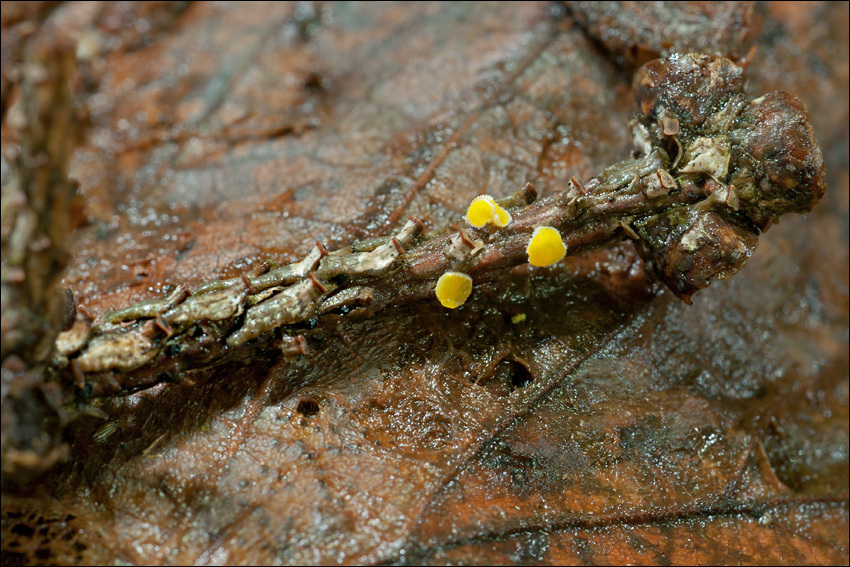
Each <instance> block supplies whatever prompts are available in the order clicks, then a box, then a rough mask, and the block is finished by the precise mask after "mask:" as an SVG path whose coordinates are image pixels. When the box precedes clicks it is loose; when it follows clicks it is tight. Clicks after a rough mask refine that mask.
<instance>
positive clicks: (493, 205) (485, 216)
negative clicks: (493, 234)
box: [466, 195, 511, 228]
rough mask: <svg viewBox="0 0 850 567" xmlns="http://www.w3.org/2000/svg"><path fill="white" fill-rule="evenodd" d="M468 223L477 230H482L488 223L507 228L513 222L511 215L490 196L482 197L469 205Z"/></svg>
mask: <svg viewBox="0 0 850 567" xmlns="http://www.w3.org/2000/svg"><path fill="white" fill-rule="evenodd" d="M466 222H468V223H469V224H471V225H472V226H474V227H476V228H481V227H482V226H484V225H485V224H487V223H493V224H494V225H496V226H497V227H499V228H505V227H506V226H508V223H509V222H511V214H510V213H509V212H508V211H506V210H505V209H503V208H502V207H500V206H499V204H498V203H497V202H496V200H495V199H494V198H493V197H491V196H490V195H480V196H478V197H476V198H474V199H473V200H472V202H471V203H470V204H469V209H467V210H466Z"/></svg>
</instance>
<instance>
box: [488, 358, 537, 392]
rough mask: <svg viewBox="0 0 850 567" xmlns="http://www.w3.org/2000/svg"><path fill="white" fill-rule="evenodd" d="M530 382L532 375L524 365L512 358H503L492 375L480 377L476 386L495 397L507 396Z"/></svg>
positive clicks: (532, 380)
mask: <svg viewBox="0 0 850 567" xmlns="http://www.w3.org/2000/svg"><path fill="white" fill-rule="evenodd" d="M532 382H534V375H533V374H532V373H531V371H530V370H529V369H528V367H527V366H526V365H525V364H524V363H522V362H520V361H518V360H515V359H513V358H504V359H502V360H501V361H500V362H499V364H497V365H496V368H495V369H494V370H493V373H492V374H491V375H490V376H485V377H482V378H481V380H480V381H479V382H478V384H479V386H483V387H484V388H487V389H488V390H490V392H491V393H493V394H495V395H497V396H508V395H510V394H511V393H512V392H514V391H516V390H519V389H522V388H525V387H526V386H528V385H529V384H531V383H532Z"/></svg>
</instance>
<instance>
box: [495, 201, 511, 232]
mask: <svg viewBox="0 0 850 567" xmlns="http://www.w3.org/2000/svg"><path fill="white" fill-rule="evenodd" d="M509 222H511V213H509V212H508V211H506V210H505V209H503V208H502V207H500V206H499V205H496V209H495V210H494V211H493V224H495V225H496V226H498V227H499V228H505V227H506V226H508V223H509Z"/></svg>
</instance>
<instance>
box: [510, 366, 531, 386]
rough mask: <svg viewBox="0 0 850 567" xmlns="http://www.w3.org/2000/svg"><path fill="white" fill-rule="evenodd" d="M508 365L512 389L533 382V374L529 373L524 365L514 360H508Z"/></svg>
mask: <svg viewBox="0 0 850 567" xmlns="http://www.w3.org/2000/svg"><path fill="white" fill-rule="evenodd" d="M508 366H509V372H510V377H511V386H513V389H515V390H516V389H519V388H525V387H526V386H528V385H529V384H531V383H532V382H534V376H532V375H531V372H530V371H529V370H528V367H527V366H526V365H524V364H522V363H521V362H517V361H515V360H510V361H508Z"/></svg>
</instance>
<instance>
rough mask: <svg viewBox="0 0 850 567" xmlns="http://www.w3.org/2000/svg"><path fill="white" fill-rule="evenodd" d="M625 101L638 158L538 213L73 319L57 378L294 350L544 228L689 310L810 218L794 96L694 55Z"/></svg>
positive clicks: (140, 382) (800, 115) (485, 269)
mask: <svg viewBox="0 0 850 567" xmlns="http://www.w3.org/2000/svg"><path fill="white" fill-rule="evenodd" d="M635 89H636V93H637V102H638V108H639V113H638V115H637V120H636V122H635V124H634V132H635V142H636V146H637V157H634V158H632V159H628V160H626V161H623V162H621V163H618V164H616V165H613V166H611V167H609V168H608V169H606V170H605V171H604V172H602V174H601V175H599V176H598V177H596V178H593V179H591V180H589V181H587V182H585V183H582V182H581V181H580V180H578V179H575V178H574V179H573V180H572V182H571V183H570V186H569V188H567V189H566V190H564V191H560V192H557V193H555V194H553V195H551V196H549V197H547V198H545V199H541V200H539V201H536V202H535V197H536V192H535V191H534V189H533V188H532V187H531V186H527V187H526V188H525V189H523V190H522V191H520V192H519V193H517V194H516V195H514V196H512V197H509V198H508V199H505V200H503V201H501V202H500V204H501V205H502V206H503V207H505V208H508V209H510V210H511V213H512V215H513V221H512V222H511V223H510V224H509V225H508V226H507V227H506V228H504V229H499V230H495V229H493V230H490V229H486V228H484V229H475V228H463V229H454V228H453V229H445V230H440V231H436V232H432V233H429V234H424V235H422V234H420V233H421V232H422V224H421V223H420V222H419V221H417V220H415V219H411V220H410V221H408V222H407V223H406V224H405V225H404V226H403V227H402V228H401V229H400V230H398V231H397V232H396V233H395V234H394V235H392V236H390V237H387V238H382V239H376V240H372V241H369V242H365V243H358V244H354V245H352V246H350V247H347V248H344V249H342V250H337V251H334V252H331V253H328V252H327V251H326V250H325V249H324V248H323V247H322V246H321V244H319V243H317V244H316V246H315V248H313V250H312V251H311V252H310V253H309V254H308V255H307V257H306V258H304V259H303V260H301V261H299V262H296V263H294V264H291V265H289V266H284V267H281V268H277V269H274V270H271V271H269V272H267V273H264V274H247V275H245V276H242V277H240V278H233V279H229V280H222V281H216V282H210V283H208V284H205V285H203V286H201V287H200V288H199V289H197V290H195V293H194V294H192V295H189V294H188V293H187V290H186V289H184V288H177V289H176V290H175V291H174V292H172V293H171V294H170V295H168V296H167V297H165V298H163V299H159V300H149V301H147V302H143V303H139V304H136V305H132V306H130V307H128V308H126V309H122V310H120V311H113V312H110V313H107V314H106V315H105V316H104V320H105V322H104V323H101V324H98V325H94V326H92V325H91V322H90V321H89V320H88V319H86V318H78V319H77V321H76V324H75V326H74V328H73V329H71V330H70V331H68V332H66V333H63V334H62V335H61V336H60V338H59V340H58V342H57V356H56V360H55V365H54V370H55V372H56V376H57V378H58V379H60V380H62V381H64V383H67V384H78V385H79V387H80V388H81V391H82V392H83V393H84V394H85V396H106V395H115V394H122V393H128V392H132V391H136V390H138V389H141V388H146V387H150V386H153V385H155V384H157V383H161V382H163V381H168V380H177V379H179V377H180V374H181V373H182V372H183V371H185V370H188V369H190V368H196V367H198V366H199V365H200V366H203V365H210V364H220V363H224V362H228V361H232V360H238V359H240V358H244V357H247V356H249V355H250V353H251V352H252V351H253V350H256V349H265V350H268V349H281V350H282V351H283V352H284V353H285V354H301V353H304V352H305V351H306V350H307V345H308V344H309V340H308V337H309V336H310V334H311V332H312V331H311V328H312V327H314V326H316V325H321V322H322V318H323V317H324V316H325V315H327V314H329V313H331V312H333V313H336V314H344V315H346V314H347V316H351V315H354V314H356V313H358V312H359V313H374V312H375V311H377V310H380V309H382V308H383V307H385V306H388V305H390V304H397V303H401V302H406V301H413V300H421V299H426V298H433V290H434V285H435V282H436V279H437V278H438V277H439V276H440V275H441V274H442V273H444V272H445V271H447V270H457V271H463V272H465V273H467V274H469V275H470V276H472V278H473V280H474V282H475V283H476V284H477V283H481V282H483V281H487V280H490V279H493V278H495V277H497V276H498V275H499V274H501V273H503V272H504V270H506V269H508V268H511V267H512V266H516V265H518V264H522V263H525V262H526V261H527V256H526V246H527V244H528V240H529V236H530V234H531V233H532V231H533V230H534V229H535V227H537V226H541V225H547V226H553V227H556V228H557V229H558V230H559V231H560V233H561V234H562V235H563V237H564V240H565V242H566V244H567V249H568V254H576V253H579V252H582V251H586V250H590V249H594V248H599V247H601V246H606V245H610V244H611V243H613V242H617V241H619V240H622V239H624V238H631V239H633V240H635V241H636V242H637V244H638V248H639V250H640V251H641V253H642V255H643V257H644V259H645V260H646V261H647V265H648V267H649V268H650V269H651V270H653V271H654V272H655V273H656V274H657V275H658V277H659V278H660V279H661V280H662V281H664V283H666V284H667V286H668V287H669V288H670V289H671V290H672V291H673V292H674V293H675V294H676V295H678V296H679V297H681V298H682V299H684V300H685V301H688V302H690V298H691V296H692V294H693V293H694V292H696V291H697V290H700V289H703V288H705V287H706V286H707V285H708V284H709V281H710V279H711V278H712V277H717V278H721V279H725V278H728V277H730V276H731V275H733V274H734V273H735V272H736V271H737V270H738V269H740V268H741V266H742V265H743V264H744V262H745V261H746V259H747V258H748V257H749V256H750V254H751V253H752V251H753V249H754V247H755V245H756V241H757V236H758V234H759V233H760V232H763V231H764V230H766V229H767V228H768V226H769V225H770V223H771V221H772V220H773V219H774V218H776V217H778V216H779V215H782V214H784V213H788V212H798V213H802V212H806V211H809V210H811V208H812V207H813V206H814V205H815V204H816V203H817V201H818V200H819V199H820V198H821V196H822V195H823V192H824V182H823V176H824V165H823V159H822V156H821V153H820V150H819V149H818V146H817V143H816V141H815V138H814V134H813V132H812V128H811V126H810V125H809V123H808V121H807V118H806V114H805V109H804V107H803V105H802V103H801V102H800V101H799V100H798V99H797V98H796V97H794V96H793V95H789V94H785V93H780V92H775V93H770V94H768V95H766V96H763V97H761V98H758V99H756V100H752V101H747V100H746V99H745V98H744V95H743V94H742V91H743V70H742V69H741V68H740V67H738V66H736V65H735V64H734V63H732V62H731V61H729V60H727V59H723V58H719V57H709V56H701V55H675V56H672V57H670V58H669V59H665V60H656V61H652V62H650V63H648V64H647V65H645V66H644V67H642V68H641V70H640V71H639V72H638V73H637V77H636V82H635ZM434 304H435V309H439V308H440V307H439V306H438V304H437V302H436V301H435V302H434Z"/></svg>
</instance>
